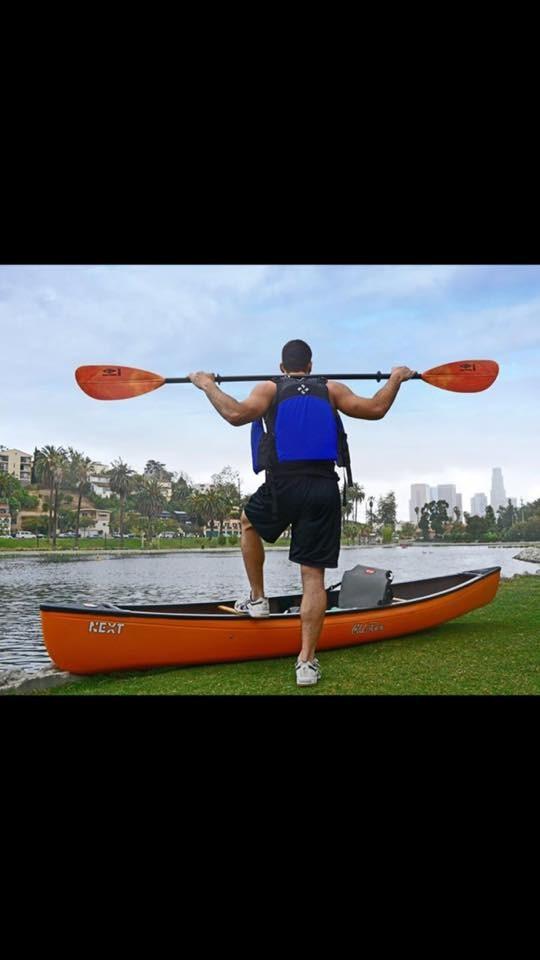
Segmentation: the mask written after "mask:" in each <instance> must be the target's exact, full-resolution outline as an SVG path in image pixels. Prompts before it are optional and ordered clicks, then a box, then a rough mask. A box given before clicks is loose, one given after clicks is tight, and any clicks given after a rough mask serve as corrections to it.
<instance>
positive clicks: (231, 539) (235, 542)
mask: <svg viewBox="0 0 540 960" xmlns="http://www.w3.org/2000/svg"><path fill="white" fill-rule="evenodd" d="M229 546H230V547H237V546H238V537H237V536H236V534H233V535H232V537H229Z"/></svg>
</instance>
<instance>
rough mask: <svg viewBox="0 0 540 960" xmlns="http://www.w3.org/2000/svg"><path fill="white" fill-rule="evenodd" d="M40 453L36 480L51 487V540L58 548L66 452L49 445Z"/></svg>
mask: <svg viewBox="0 0 540 960" xmlns="http://www.w3.org/2000/svg"><path fill="white" fill-rule="evenodd" d="M38 452H39V457H38V462H37V464H36V478H37V479H38V480H40V481H42V482H44V483H46V484H47V485H48V487H49V531H48V532H49V540H50V539H51V535H52V541H53V546H54V547H56V531H57V525H58V496H59V490H60V483H61V482H62V478H63V476H64V473H65V469H66V465H67V457H66V451H65V450H64V448H63V447H54V446H51V445H49V444H48V445H47V446H45V447H43V448H42V449H41V450H39V451H38Z"/></svg>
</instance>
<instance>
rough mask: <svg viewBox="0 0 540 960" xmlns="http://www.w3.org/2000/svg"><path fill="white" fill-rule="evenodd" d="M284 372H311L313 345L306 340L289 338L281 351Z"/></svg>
mask: <svg viewBox="0 0 540 960" xmlns="http://www.w3.org/2000/svg"><path fill="white" fill-rule="evenodd" d="M279 366H280V370H281V372H282V373H310V372H311V347H309V346H308V345H307V343H305V342H304V340H289V342H288V343H286V344H285V346H284V347H283V350H282V351H281V363H280V365H279Z"/></svg>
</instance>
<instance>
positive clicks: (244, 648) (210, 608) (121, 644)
mask: <svg viewBox="0 0 540 960" xmlns="http://www.w3.org/2000/svg"><path fill="white" fill-rule="evenodd" d="M500 572H501V568H500V567H489V568H487V569H483V570H467V571H465V572H464V573H456V574H451V575H449V576H445V577H433V578H430V579H428V580H415V581H410V582H406V583H393V584H392V588H393V595H394V599H393V601H392V603H389V604H387V605H384V606H372V607H370V608H367V609H366V608H347V609H335V606H334V605H335V604H336V603H337V600H338V591H337V590H332V589H329V590H328V610H327V613H326V616H325V621H324V626H323V631H322V634H321V638H320V641H319V644H318V648H317V649H318V651H321V650H332V649H334V648H336V647H349V646H354V645H356V644H360V643H370V642H374V641H377V640H386V639H389V638H390V637H400V636H405V635H406V634H408V633H417V632H418V631H419V630H426V629H429V628H430V627H436V626H438V625H439V624H441V623H446V621H447V620H453V619H454V618H455V617H461V616H462V615H463V614H464V613H468V612H469V611H470V610H475V609H476V608H477V607H482V606H484V605H485V604H486V603H489V602H490V601H491V600H493V598H494V596H495V594H496V592H497V587H498V585H499V579H500ZM301 599H302V597H301V594H298V595H294V596H283V597H271V598H270V611H271V614H270V616H269V617H267V618H264V619H257V620H255V619H252V618H251V617H248V616H245V615H240V616H239V615H236V614H234V613H229V612H228V611H227V610H223V609H221V608H222V607H228V608H231V607H232V606H233V605H234V600H223V601H219V602H208V603H186V604H173V605H159V606H142V605H132V604H127V605H122V606H117V605H114V604H112V603H96V604H95V605H94V604H84V605H83V606H70V605H64V604H52V603H51V604H47V603H44V604H42V605H41V606H40V613H41V623H42V629H43V638H44V641H45V646H46V648H47V651H48V653H49V656H50V657H51V659H52V660H53V661H54V663H55V664H56V666H57V667H58V668H59V669H60V670H68V671H69V672H70V673H82V674H85V673H107V672H109V671H111V670H131V669H148V668H151V667H162V666H179V667H181V666H188V665H190V664H201V663H225V662H227V661H233V660H256V659H266V658H270V657H283V656H292V655H293V654H296V653H298V650H299V649H300V616H299V614H298V613H295V612H292V613H288V612H286V611H288V610H289V609H291V608H293V609H294V608H295V607H296V608H298V605H299V604H300V602H301ZM331 608H334V609H331Z"/></svg>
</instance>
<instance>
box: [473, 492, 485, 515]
mask: <svg viewBox="0 0 540 960" xmlns="http://www.w3.org/2000/svg"><path fill="white" fill-rule="evenodd" d="M486 507H487V497H486V495H485V493H475V495H474V497H471V517H485V515H486Z"/></svg>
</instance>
